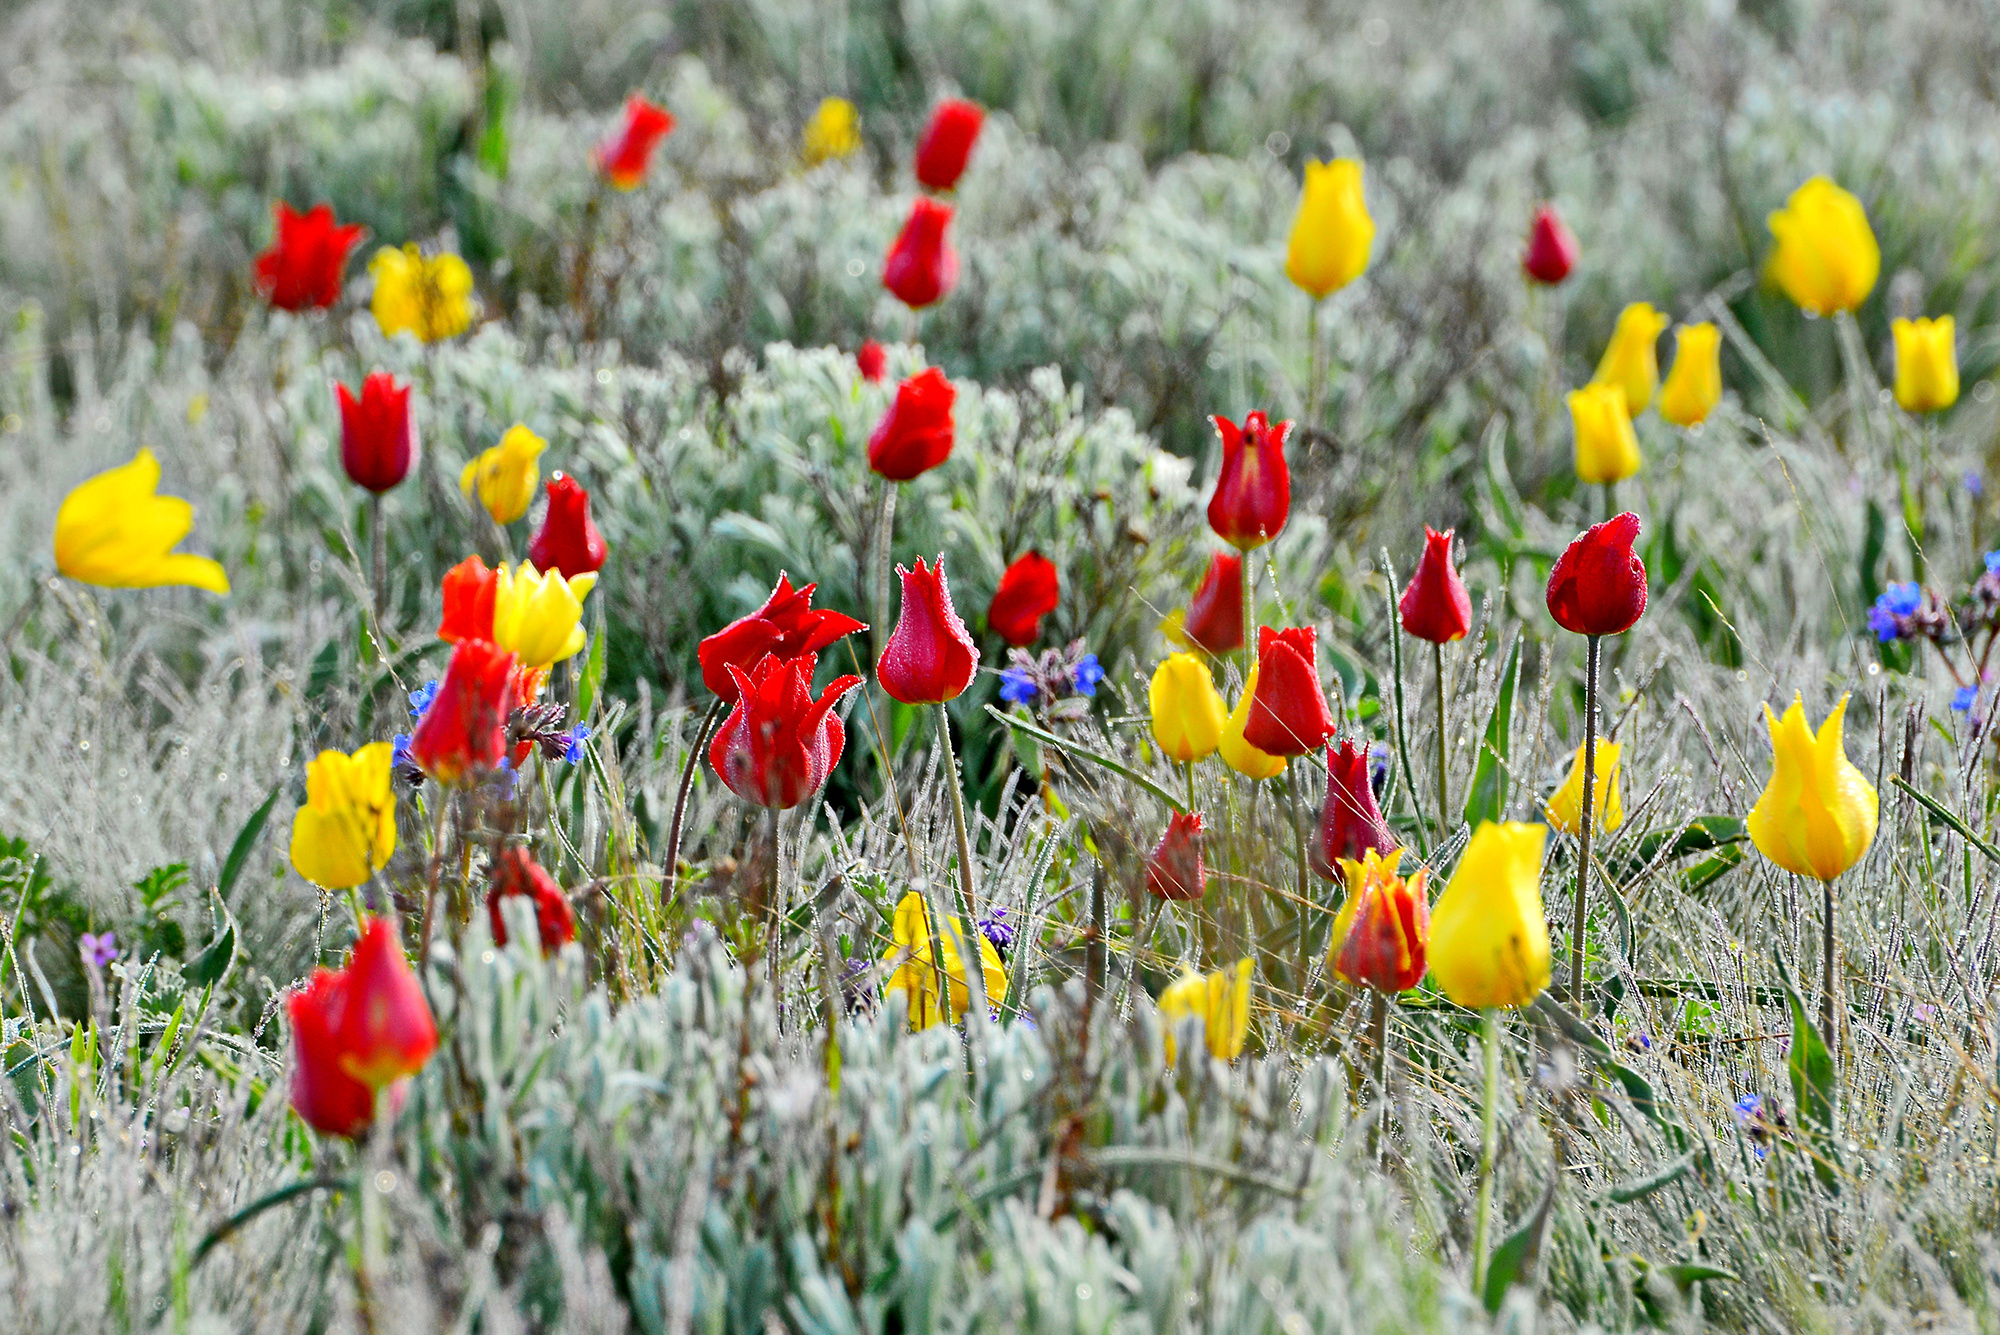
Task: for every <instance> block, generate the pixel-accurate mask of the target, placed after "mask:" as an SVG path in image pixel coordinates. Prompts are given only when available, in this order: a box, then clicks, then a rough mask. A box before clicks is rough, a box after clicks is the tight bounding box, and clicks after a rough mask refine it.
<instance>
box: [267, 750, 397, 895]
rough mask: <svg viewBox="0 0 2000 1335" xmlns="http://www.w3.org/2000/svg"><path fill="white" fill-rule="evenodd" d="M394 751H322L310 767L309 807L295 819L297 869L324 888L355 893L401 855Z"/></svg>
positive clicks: (308, 779)
mask: <svg viewBox="0 0 2000 1335" xmlns="http://www.w3.org/2000/svg"><path fill="white" fill-rule="evenodd" d="M393 750H394V748H393V747H391V746H390V744H389V743H388V742H371V743H369V744H368V745H367V746H364V747H362V748H361V749H360V750H359V751H356V752H355V753H354V754H353V755H351V756H348V755H342V754H341V753H340V752H338V751H322V752H320V753H319V755H318V756H317V757H315V758H314V759H313V760H312V761H310V762H309V763H308V764H307V765H306V804H305V805H304V806H302V807H300V808H299V809H298V813H297V814H296V815H294V816H293V817H292V848H291V855H292V867H293V868H294V869H295V870H296V871H297V872H298V874H299V875H301V876H303V877H305V878H306V879H307V880H308V881H311V882H312V883H313V884H314V885H316V886H318V887H319V888H320V889H322V890H349V889H352V888H353V887H355V886H357V885H360V884H362V883H363V882H364V881H366V880H368V878H369V877H371V876H373V875H374V874H375V873H376V872H377V871H378V870H380V869H381V868H383V867H386V866H388V865H389V858H390V856H391V855H393V854H394V853H395V851H396V795H395V793H394V791H392V790H391V788H390V785H389V769H390V760H391V755H392V752H393Z"/></svg>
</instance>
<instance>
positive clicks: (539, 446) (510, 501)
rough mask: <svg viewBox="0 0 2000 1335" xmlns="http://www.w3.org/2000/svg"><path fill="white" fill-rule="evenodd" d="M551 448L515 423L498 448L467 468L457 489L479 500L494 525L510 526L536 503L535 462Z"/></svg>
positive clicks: (537, 471) (538, 472)
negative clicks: (491, 517)
mask: <svg viewBox="0 0 2000 1335" xmlns="http://www.w3.org/2000/svg"><path fill="white" fill-rule="evenodd" d="M548 447H549V443H548V442H547V441H546V440H543V439H542V438H541V437H540V436H538V435H536V434H535V433H534V432H532V431H530V430H528V428H526V427H525V426H522V425H520V424H519V423H516V424H515V425H513V426H510V427H508V428H507V434H506V435H504V436H502V437H500V443H499V444H498V445H495V446H493V447H492V448H490V449H488V450H485V451H483V452H482V453H481V454H480V456H479V457H478V458H477V459H474V460H473V461H472V462H471V463H469V464H467V465H466V466H465V468H464V470H463V471H461V472H460V473H459V475H458V489H459V490H460V491H462V492H464V493H465V494H466V495H467V496H471V497H476V498H477V499H478V501H479V503H480V504H481V505H483V506H485V507H486V513H487V514H490V515H492V516H493V522H494V523H496V524H511V523H513V522H514V521H515V520H516V519H519V518H520V517H521V516H522V515H524V514H526V513H528V506H529V505H530V504H532V503H533V502H534V499H535V483H537V482H539V481H540V480H541V469H540V468H538V467H537V466H536V464H535V461H536V460H537V459H539V458H541V457H542V451H543V450H546V449H547V448H548Z"/></svg>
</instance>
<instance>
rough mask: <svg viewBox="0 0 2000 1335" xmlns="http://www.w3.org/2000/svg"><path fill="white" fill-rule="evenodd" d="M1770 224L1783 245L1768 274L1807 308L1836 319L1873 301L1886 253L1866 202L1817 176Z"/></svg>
mask: <svg viewBox="0 0 2000 1335" xmlns="http://www.w3.org/2000/svg"><path fill="white" fill-rule="evenodd" d="M1769 221H1770V226H1771V235H1772V236H1774V237H1776V238H1777V239H1778V245H1777V248H1776V249H1775V250H1773V251H1772V252H1771V258H1770V261H1769V265H1768V272H1769V274H1770V276H1771V278H1772V280H1773V281H1774V282H1776V283H1777V285H1778V286H1779V287H1780V288H1782V289H1783V290H1784V293H1785V295H1786V296H1788V297H1790V298H1791V299H1792V301H1793V302H1794V303H1796V304H1797V305H1798V306H1799V307H1800V308H1801V309H1803V310H1808V311H1813V312H1815V313H1816V314H1819V315H1832V314H1833V313H1834V312H1835V311H1851V310H1853V309H1854V308H1855V307H1856V306H1859V305H1860V304H1861V303H1862V302H1863V301H1865V300H1867V299H1868V294H1869V292H1871V291H1873V290H1874V287H1875V279H1876V278H1877V277H1878V276H1879V275H1880V274H1881V272H1882V248H1881V247H1880V246H1878V245H1877V244H1876V243H1875V233H1874V230H1873V229H1871V228H1870V227H1869V226H1868V214H1867V213H1866V212H1864V211H1863V210H1862V207H1861V201H1860V200H1858V199H1856V198H1855V197H1854V196H1853V195H1850V194H1848V193H1847V192H1846V191H1845V190H1842V189H1841V188H1840V187H1839V186H1837V185H1835V184H1834V183H1833V182H1832V181H1830V180H1828V179H1827V178H1826V177H1824V176H1815V177H1813V178H1812V179H1811V180H1810V181H1807V182H1806V183H1805V184H1804V185H1802V186H1800V187H1799V188H1798V189H1796V190H1794V191H1792V196H1791V198H1790V199H1787V200H1786V201H1785V207H1783V208H1782V209H1779V210H1778V211H1777V212H1776V213H1773V214H1772V215H1771V217H1770V220H1769Z"/></svg>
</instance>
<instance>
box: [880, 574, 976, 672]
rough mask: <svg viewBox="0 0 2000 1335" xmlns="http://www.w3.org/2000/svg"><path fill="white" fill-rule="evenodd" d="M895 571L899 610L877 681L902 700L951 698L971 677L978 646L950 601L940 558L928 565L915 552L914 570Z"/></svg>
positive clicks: (949, 588)
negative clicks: (900, 598)
mask: <svg viewBox="0 0 2000 1335" xmlns="http://www.w3.org/2000/svg"><path fill="white" fill-rule="evenodd" d="M896 575H897V577H898V578H899V579H901V580H902V582H903V607H902V614H901V615H900V616H899V617H898V618H897V620H896V628H895V629H894V630H892V631H891V632H889V643H888V645H887V646H886V647H885V648H884V649H883V650H882V657H881V659H880V660H879V661H878V662H877V663H876V664H875V677H876V680H878V681H880V682H881V683H882V689H883V690H885V691H887V692H888V693H889V695H890V697H891V698H892V699H896V700H901V701H902V702H903V703H904V704H906V705H936V704H943V703H944V702H945V701H947V700H955V699H957V698H958V696H959V694H960V693H961V692H963V691H964V690H965V688H966V687H967V686H968V685H970V684H971V682H972V674H973V671H974V669H976V668H977V667H978V666H979V650H978V647H977V646H976V645H974V644H973V642H972V636H971V635H970V634H968V633H967V631H966V629H965V623H964V622H963V621H960V620H959V619H958V612H957V611H956V610H955V609H954V608H953V607H952V605H951V587H950V586H949V585H948V584H946V583H945V577H944V557H943V556H941V555H940V556H939V557H938V559H937V564H936V565H935V566H932V567H930V568H928V569H927V568H925V566H924V562H923V558H922V557H918V558H917V568H916V569H915V570H905V569H903V567H902V566H900V565H899V566H897V567H896Z"/></svg>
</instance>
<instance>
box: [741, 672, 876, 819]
mask: <svg viewBox="0 0 2000 1335" xmlns="http://www.w3.org/2000/svg"><path fill="white" fill-rule="evenodd" d="M817 662H818V658H817V656H816V655H813V654H802V655H800V656H799V657H797V658H779V657H777V656H776V655H774V654H766V655H764V657H763V659H762V661H760V662H759V663H758V664H757V666H756V667H754V668H752V669H751V670H750V671H749V672H745V671H744V670H743V669H742V668H740V667H737V666H736V665H735V664H734V663H731V664H730V665H729V675H730V677H732V678H733V679H734V680H735V682H736V707H735V708H734V709H732V710H730V711H729V717H728V718H726V719H724V720H723V722H722V728H721V730H720V731H719V732H717V733H716V734H715V741H714V743H713V744H712V745H710V747H709V749H708V763H709V764H711V765H713V766H715V772H716V773H717V774H718V775H720V776H721V777H722V781H723V783H725V784H727V785H728V786H729V791H730V792H732V793H735V794H736V795H737V796H738V797H740V798H742V799H743V800H744V801H746V802H755V803H756V804H757V805H758V806H760V807H773V808H776V809H777V810H779V811H784V810H786V809H788V808H791V807H795V806H797V805H798V804H799V803H801V802H803V801H805V800H806V799H807V798H808V797H811V796H812V795H813V794H814V793H816V792H818V791H819V788H820V785H821V784H823V783H825V782H826V776H827V775H828V773H830V772H831V771H832V769H833V767H834V765H835V764H837V763H838V762H839V760H840V752H841V750H842V748H843V747H844V746H845V745H846V744H847V733H846V732H845V730H844V729H842V727H841V726H840V720H839V719H837V718H835V717H834V716H833V707H834V706H835V705H836V704H839V703H840V698H841V697H842V696H844V695H846V694H847V693H848V692H849V691H851V690H853V689H854V688H855V687H856V686H859V685H860V684H861V678H859V677H856V676H853V675H852V674H850V675H848V676H844V677H836V678H834V680H833V681H832V682H831V683H829V684H828V686H827V688H826V689H825V690H824V691H821V692H820V693H819V696H818V698H816V699H815V698H814V696H813V693H812V676H813V668H814V666H815V665H816V664H817Z"/></svg>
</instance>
